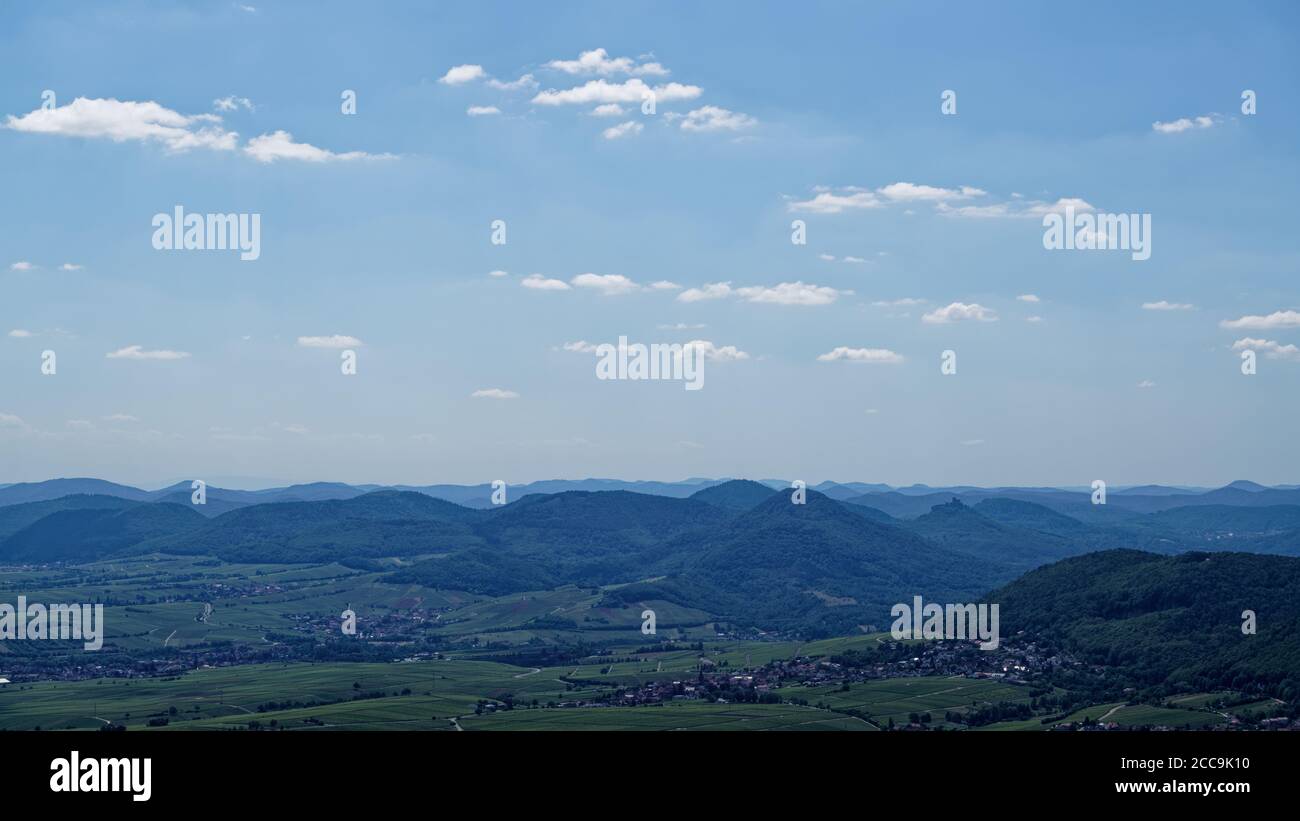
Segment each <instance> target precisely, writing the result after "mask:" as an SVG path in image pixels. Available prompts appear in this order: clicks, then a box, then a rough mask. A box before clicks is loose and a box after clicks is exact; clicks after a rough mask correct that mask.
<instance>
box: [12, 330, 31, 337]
mask: <svg viewBox="0 0 1300 821" xmlns="http://www.w3.org/2000/svg"><path fill="white" fill-rule="evenodd" d="M31 335H32V332H31V331H25V330H23V329H22V328H14V329H13V330H12V331H10V332H9V336H11V337H13V338H14V339H27V338H28V337H30V336H31Z"/></svg>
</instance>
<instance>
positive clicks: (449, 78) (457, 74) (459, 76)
mask: <svg viewBox="0 0 1300 821" xmlns="http://www.w3.org/2000/svg"><path fill="white" fill-rule="evenodd" d="M486 76H487V74H485V73H484V71H483V66H476V65H463V66H452V67H451V68H449V69H447V73H446V74H444V75H442V77H440V78H439V79H438V82H440V83H443V84H444V85H449V86H458V85H461V84H463V83H469V82H473V81H474V80H480V79H482V78H484V77H486Z"/></svg>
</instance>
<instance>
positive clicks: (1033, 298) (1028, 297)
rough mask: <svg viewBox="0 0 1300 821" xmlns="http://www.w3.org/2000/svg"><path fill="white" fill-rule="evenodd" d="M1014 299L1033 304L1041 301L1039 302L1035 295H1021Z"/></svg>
mask: <svg viewBox="0 0 1300 821" xmlns="http://www.w3.org/2000/svg"><path fill="white" fill-rule="evenodd" d="M1016 299H1018V300H1020V301H1021V302H1035V303H1036V302H1040V301H1041V300H1039V298H1038V295H1037V294H1021V295H1020V296H1018V297H1016Z"/></svg>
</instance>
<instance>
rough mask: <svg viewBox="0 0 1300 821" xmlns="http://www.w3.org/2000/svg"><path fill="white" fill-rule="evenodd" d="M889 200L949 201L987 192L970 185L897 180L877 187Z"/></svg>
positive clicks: (879, 192)
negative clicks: (938, 184)
mask: <svg viewBox="0 0 1300 821" xmlns="http://www.w3.org/2000/svg"><path fill="white" fill-rule="evenodd" d="M876 193H878V194H880V195H881V196H882V197H884V198H885V199H887V200H892V201H894V202H948V201H951V200H964V199H970V198H971V197H982V196H984V195H985V194H986V193H987V192H985V191H981V190H980V189H978V188H972V187H971V186H969V185H963V186H961V187H960V188H936V187H935V186H933V185H917V184H916V183H912V182H895V183H890V184H889V185H886V186H883V187H881V188H878V189H876Z"/></svg>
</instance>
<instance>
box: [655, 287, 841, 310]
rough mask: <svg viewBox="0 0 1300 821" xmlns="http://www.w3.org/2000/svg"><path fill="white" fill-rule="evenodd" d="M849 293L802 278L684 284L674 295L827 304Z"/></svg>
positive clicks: (695, 299) (689, 299) (685, 299)
mask: <svg viewBox="0 0 1300 821" xmlns="http://www.w3.org/2000/svg"><path fill="white" fill-rule="evenodd" d="M851 293H853V292H852V291H840V290H837V289H835V288H829V287H826V286H824V285H813V284H811V283H804V282H782V283H779V284H777V285H772V286H765V285H752V286H745V287H743V288H732V287H731V283H730V282H712V283H708V284H706V285H703V286H701V287H699V288H687V289H686V290H685V291H682V292H681V293H680V294H678V295H677V301H678V302H703V301H705V300H710V299H725V298H726V297H730V296H738V297H740V298H741V299H744V300H746V301H747V302H757V303H764V304H771V305H829V304H830V303H832V302H834V301H835V300H836V299H838V298H839V297H840V296H842V295H844V294H851Z"/></svg>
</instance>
